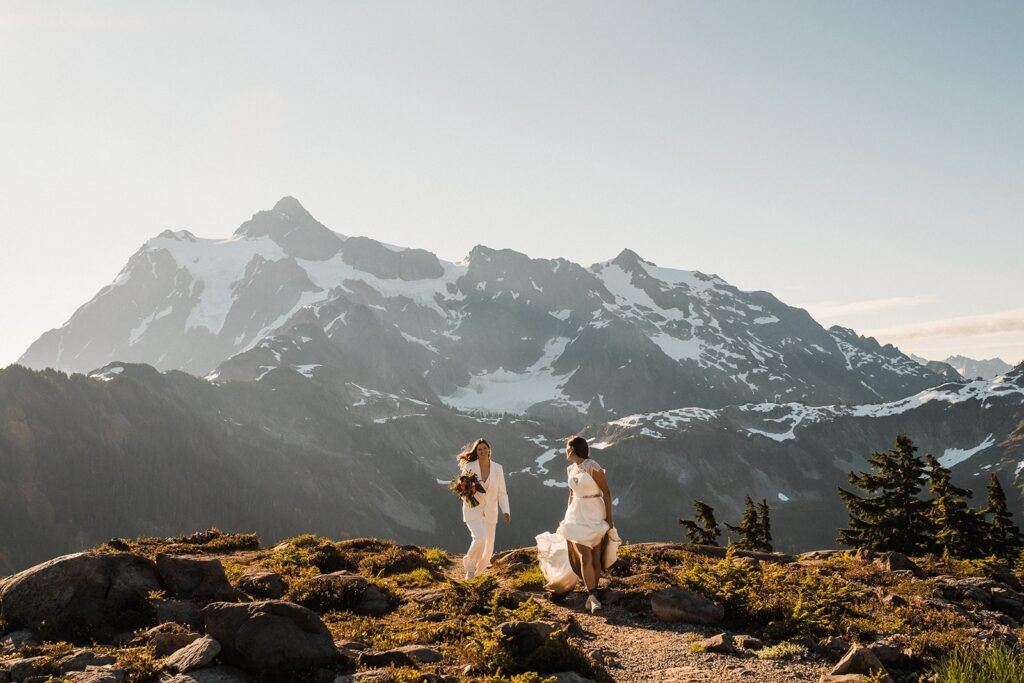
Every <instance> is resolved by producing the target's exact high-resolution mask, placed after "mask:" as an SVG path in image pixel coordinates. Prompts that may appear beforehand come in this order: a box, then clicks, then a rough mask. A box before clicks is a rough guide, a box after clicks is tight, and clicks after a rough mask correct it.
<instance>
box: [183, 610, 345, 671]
mask: <svg viewBox="0 0 1024 683" xmlns="http://www.w3.org/2000/svg"><path fill="white" fill-rule="evenodd" d="M203 620H204V622H205V624H206V632H207V634H208V635H209V636H211V637H212V638H215V639H216V640H218V641H219V642H220V644H221V646H222V651H221V659H222V660H223V661H224V662H226V663H228V664H232V665H234V666H237V667H239V668H240V669H244V670H245V671H250V672H253V673H263V672H283V671H289V670H293V669H310V668H316V667H321V666H326V665H328V664H330V663H331V662H332V661H333V660H334V659H335V658H336V657H337V656H338V651H337V648H336V647H335V646H334V640H333V639H332V638H331V634H330V631H328V630H327V627H326V626H324V623H323V621H321V620H320V617H319V616H317V614H316V612H313V611H312V610H309V609H306V608H305V607H300V606H299V605H296V604H293V603H290V602H283V601H276V600H268V601H265V602H254V603H249V604H235V603H227V602H215V603H212V604H210V605H207V606H206V608H204V609H203Z"/></svg>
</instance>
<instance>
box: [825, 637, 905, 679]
mask: <svg viewBox="0 0 1024 683" xmlns="http://www.w3.org/2000/svg"><path fill="white" fill-rule="evenodd" d="M879 672H881V673H883V674H886V675H887V676H888V674H887V673H886V671H885V667H884V666H882V662H881V661H879V659H878V657H877V656H876V655H875V653H874V652H872V651H871V649H870V648H867V647H864V646H862V645H851V646H850V649H849V650H848V651H847V652H846V654H845V655H843V658H842V659H840V660H839V663H838V664H836V665H835V667H834V668H833V669H832V671H830V672H829V675H830V676H842V675H846V674H877V673H879ZM888 683H892V679H891V678H889V679H888Z"/></svg>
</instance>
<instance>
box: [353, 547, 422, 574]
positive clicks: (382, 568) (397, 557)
mask: <svg viewBox="0 0 1024 683" xmlns="http://www.w3.org/2000/svg"><path fill="white" fill-rule="evenodd" d="M416 569H427V570H429V569H430V563H429V562H427V560H426V558H425V557H423V555H422V554H421V553H420V552H419V551H416V550H406V549H404V548H400V547H398V546H392V547H390V548H387V549H385V550H383V551H382V552H379V553H374V554H372V555H367V556H366V557H364V558H363V559H362V560H360V561H359V571H360V572H361V573H363V574H366V575H367V576H389V575H391V574H406V573H408V572H411V571H413V570H416Z"/></svg>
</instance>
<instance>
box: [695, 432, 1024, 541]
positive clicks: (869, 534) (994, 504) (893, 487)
mask: <svg viewBox="0 0 1024 683" xmlns="http://www.w3.org/2000/svg"><path fill="white" fill-rule="evenodd" d="M917 450H918V449H917V447H916V446H914V444H913V441H911V439H910V437H909V436H907V435H906V434H899V435H897V436H896V440H895V442H894V444H893V447H892V448H890V449H889V450H887V451H875V452H873V453H871V455H870V456H869V457H868V464H869V465H870V470H871V471H869V472H850V474H849V475H848V476H847V479H848V480H849V482H850V484H852V485H853V487H855V488H856V489H858V490H848V489H846V488H843V487H841V486H840V487H838V494H839V497H840V499H841V500H842V501H843V503H844V504H845V505H846V509H847V514H848V517H849V521H848V524H847V527H846V528H843V529H839V531H838V536H837V539H836V540H838V541H839V543H842V544H843V545H847V546H851V547H855V548H867V549H869V550H878V551H887V550H891V551H897V552H901V553H904V554H907V555H920V554H925V553H935V554H938V555H948V556H950V557H955V558H960V559H976V558H982V557H991V556H995V557H997V558H1000V559H1003V560H1013V559H1015V558H1016V557H1017V556H1018V554H1019V553H1020V550H1021V547H1022V546H1024V536H1022V534H1021V532H1020V529H1019V528H1018V526H1017V524H1016V523H1015V522H1014V521H1013V513H1011V512H1010V510H1009V507H1008V506H1007V502H1006V493H1005V492H1004V491H1003V487H1002V485H1001V484H1000V483H999V478H998V477H997V476H996V475H995V474H994V473H993V474H991V475H990V476H989V480H988V487H987V488H988V499H987V501H986V502H985V504H984V505H983V506H981V507H980V508H977V509H975V508H973V507H971V505H970V503H969V501H970V499H971V497H972V495H973V492H972V491H971V490H970V489H966V488H961V487H959V486H956V485H954V484H953V483H952V481H951V478H950V470H949V468H947V467H944V466H943V465H942V464H941V463H940V462H939V460H938V459H937V458H936V457H935V456H934V455H931V454H928V455H926V456H925V457H924V458H921V457H920V456H919V455H918V454H917ZM925 493H927V494H930V496H925V495H924V494H925ZM693 509H694V514H695V518H694V519H680V520H679V523H680V524H681V525H683V528H684V529H685V531H686V535H687V537H688V538H689V540H690V542H691V543H699V544H702V545H718V539H719V537H720V536H721V529H720V528H719V526H718V522H717V521H716V520H715V511H714V508H712V507H711V506H710V505H708V504H707V503H705V502H704V501H701V500H695V501H693ZM725 526H726V528H728V529H729V530H730V531H731V532H733V533H735V534H737V535H738V537H739V538H738V540H737V541H732V539H730V545H733V546H734V547H736V548H740V549H744V550H758V551H764V552H771V550H772V544H771V541H772V538H771V522H770V520H769V509H768V503H767V501H766V500H764V499H762V500H761V502H760V503H757V504H755V503H754V501H753V500H752V499H751V498H750V496H747V500H746V507H745V508H744V511H743V515H742V516H741V518H740V520H739V522H738V523H737V524H735V525H734V524H728V523H727V524H726V525H725Z"/></svg>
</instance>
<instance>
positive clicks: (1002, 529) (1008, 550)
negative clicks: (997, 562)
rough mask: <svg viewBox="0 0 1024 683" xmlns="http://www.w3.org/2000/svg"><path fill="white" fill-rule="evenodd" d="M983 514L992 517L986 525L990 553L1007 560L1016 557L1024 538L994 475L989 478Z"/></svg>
mask: <svg viewBox="0 0 1024 683" xmlns="http://www.w3.org/2000/svg"><path fill="white" fill-rule="evenodd" d="M981 513H982V515H992V519H991V520H990V521H987V523H986V524H985V527H986V528H985V532H986V534H985V535H986V537H987V538H986V540H987V542H988V543H987V545H988V548H987V550H988V552H989V553H991V554H993V555H996V556H997V557H1001V558H1004V559H1007V560H1009V559H1013V558H1014V557H1016V556H1017V554H1018V551H1019V550H1020V548H1021V546H1022V545H1024V538H1022V536H1021V533H1020V529H1019V528H1018V527H1017V525H1016V524H1014V523H1013V519H1012V518H1013V513H1011V512H1010V510H1009V508H1008V507H1007V506H1006V494H1005V493H1004V492H1003V487H1002V485H1001V484H1000V483H999V477H997V476H996V475H995V474H994V473H993V474H992V475H991V476H989V478H988V502H987V503H986V504H985V507H984V508H982V510H981ZM983 519H984V517H983Z"/></svg>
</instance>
